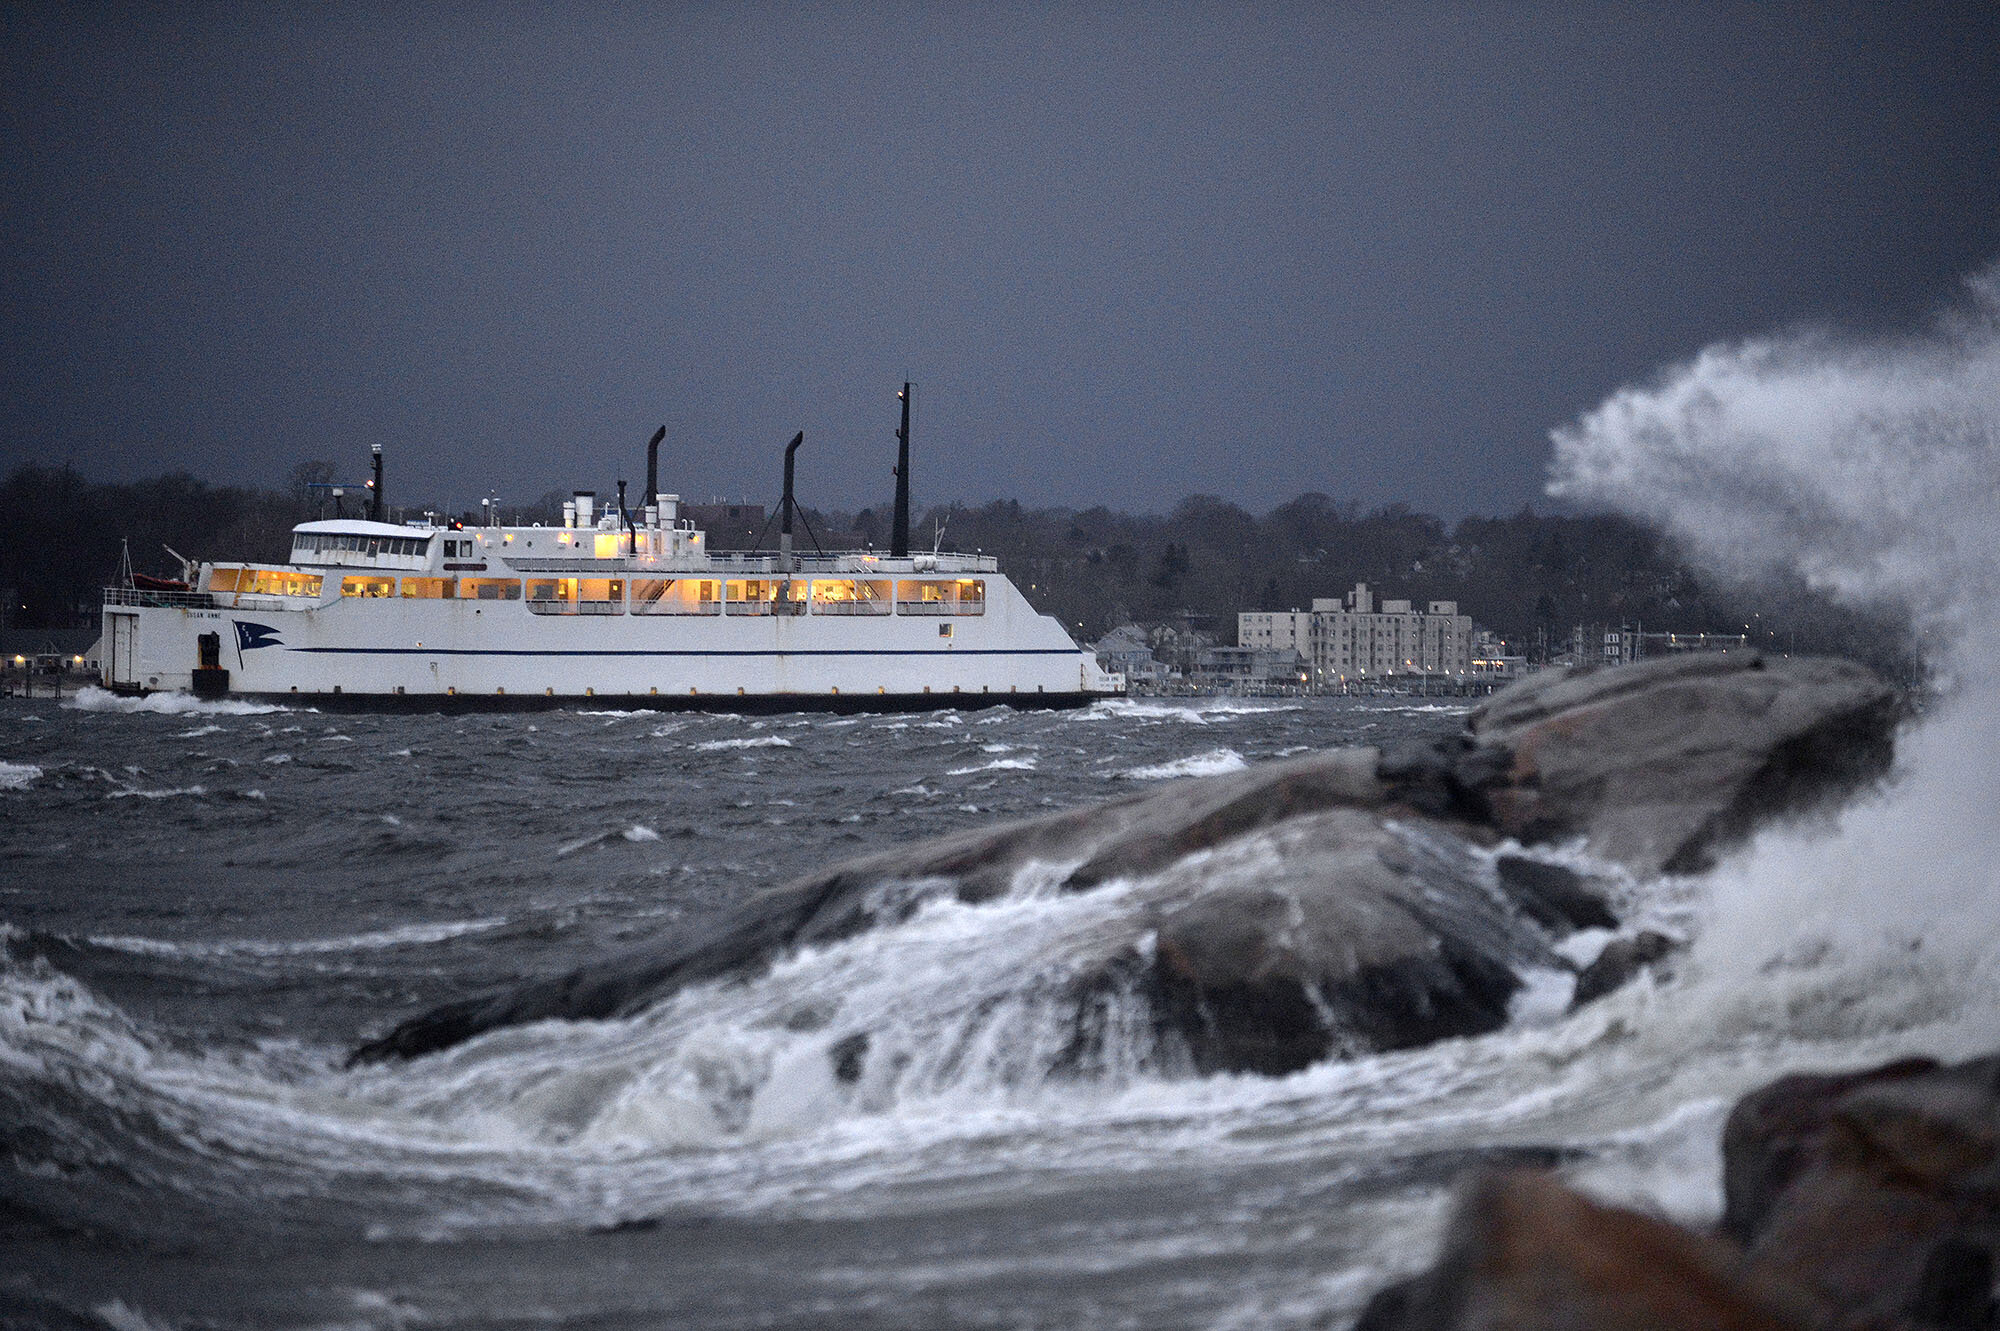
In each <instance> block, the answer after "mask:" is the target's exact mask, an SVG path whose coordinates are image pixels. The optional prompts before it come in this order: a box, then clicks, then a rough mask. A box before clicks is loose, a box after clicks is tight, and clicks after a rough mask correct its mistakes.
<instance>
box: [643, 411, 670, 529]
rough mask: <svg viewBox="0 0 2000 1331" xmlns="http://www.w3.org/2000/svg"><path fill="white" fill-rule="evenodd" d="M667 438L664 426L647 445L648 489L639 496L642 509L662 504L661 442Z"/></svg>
mask: <svg viewBox="0 0 2000 1331" xmlns="http://www.w3.org/2000/svg"><path fill="white" fill-rule="evenodd" d="M666 437H667V427H666V426H664V425H662V426H661V427H660V428H659V429H657V430H655V431H653V437H652V438H651V439H650V440H648V441H647V443H646V489H645V492H644V493H643V494H641V495H640V496H639V507H641V508H645V507H647V506H648V505H650V504H657V503H659V502H660V441H661V440H662V439H665V438H666Z"/></svg>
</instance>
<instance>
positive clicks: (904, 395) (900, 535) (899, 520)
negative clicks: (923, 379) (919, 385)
mask: <svg viewBox="0 0 2000 1331" xmlns="http://www.w3.org/2000/svg"><path fill="white" fill-rule="evenodd" d="M896 396H897V397H898V398H900V399H902V403H903V423H902V425H901V426H900V427H899V428H898V429H897V430H896V517H895V525H894V526H892V527H891V528H890V529H889V553H890V555H891V556H893V557H896V558H901V557H902V556H904V555H907V554H908V553H910V385H909V382H908V381H907V380H905V381H904V383H903V391H902V392H900V393H898V394H896Z"/></svg>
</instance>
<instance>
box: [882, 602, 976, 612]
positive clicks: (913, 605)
mask: <svg viewBox="0 0 2000 1331" xmlns="http://www.w3.org/2000/svg"><path fill="white" fill-rule="evenodd" d="M896 613H897V614H899V615H983V614H985V613H986V602H984V601H898V602H896Z"/></svg>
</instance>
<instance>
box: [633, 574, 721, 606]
mask: <svg viewBox="0 0 2000 1331" xmlns="http://www.w3.org/2000/svg"><path fill="white" fill-rule="evenodd" d="M721 610H722V584H721V583H720V582H718V581H716V580H715V579H713V578H636V579H634V580H633V582H632V613H633V614H635V615H713V614H718V613H720V612H721Z"/></svg>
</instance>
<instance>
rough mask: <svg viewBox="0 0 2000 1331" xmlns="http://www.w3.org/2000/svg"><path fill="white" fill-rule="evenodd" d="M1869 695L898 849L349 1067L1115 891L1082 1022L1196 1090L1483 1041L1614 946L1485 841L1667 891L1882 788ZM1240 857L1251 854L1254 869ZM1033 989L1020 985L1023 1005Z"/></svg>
mask: <svg viewBox="0 0 2000 1331" xmlns="http://www.w3.org/2000/svg"><path fill="white" fill-rule="evenodd" d="M1893 718H1894V711H1893V707H1892V705H1891V699H1890V694H1889V691H1888V689H1887V687H1886V686H1884V685H1882V684H1881V683H1880V682H1879V681H1877V680H1875V679H1874V677H1873V676H1871V675H1869V674H1867V672H1865V671H1863V670H1861V669H1860V668H1859V667H1854V666H1848V665H1845V664H1844V663H1841V662H1825V661H1819V662H1815V661H1787V662H1772V663H1764V662H1762V661H1761V660H1759V659H1758V658H1756V657H1755V656H1754V655H1742V656H1738V657H1735V658H1731V659H1724V658H1714V659H1708V658H1700V659H1694V660H1676V661H1665V662H1659V663H1647V664H1644V665H1639V666H1631V667H1625V668H1623V669H1619V670H1605V671H1599V672H1593V673H1588V674H1583V675H1576V676H1570V675H1554V674H1552V675H1550V676H1548V677H1546V678H1544V677H1536V678H1535V679H1532V680H1530V681H1528V682H1527V683H1524V684H1521V685H1517V686H1515V688H1513V689H1510V690H1509V691H1507V692H1506V693H1503V694H1501V695H1499V696H1498V697H1496V698H1494V699H1493V700H1492V701H1491V702H1490V703H1489V704H1488V705H1487V706H1486V707H1484V708H1482V709H1481V710H1480V711H1479V712H1478V713H1476V714H1475V716H1474V722H1473V725H1472V728H1471V730H1470V731H1469V733H1468V734H1467V735H1466V736H1464V737H1462V738H1460V739H1457V740H1453V741H1449V742H1446V743H1443V744H1434V745H1415V746H1409V747H1406V748H1403V749H1399V750H1395V751H1392V752H1382V751H1378V750H1376V749H1373V748H1348V749H1336V750H1330V751H1326V752H1322V753H1314V754H1307V755H1304V756H1301V757H1298V758H1293V759H1289V760H1286V761H1282V762H1272V763H1264V764H1260V765H1258V766H1256V767H1253V768H1250V769H1247V770H1245V771H1240V772H1233V773H1228V774H1225V775H1221V776H1215V777H1209V778H1204V779H1196V780H1186V781H1178V782H1172V783H1167V784H1164V785H1162V786H1160V787H1157V788H1155V789H1152V790H1149V791H1146V792H1142V793H1139V794H1135V795H1131V796H1127V797H1125V798H1123V799H1118V800H1112V801H1109V802H1107V803H1104V804H1100V805H1096V806H1092V807H1088V808H1082V809H1073V810H1069V811H1067V812H1063V813H1057V814H1051V815H1047V816H1043V817H1039V818H1031V819H1026V820H1022V821H1017V822H1009V823H1002V824H998V825H995V826H993V827H987V828H978V829H973V830H971V831H967V832H961V833H958V834H956V835H953V836H949V837H944V838H940V839H937V840H934V841H927V842H922V843H919V844H916V845H910V846H896V847H892V848H890V849H888V850H884V851H880V852H877V853H874V854H871V855H867V856H863V857H860V858H857V859H854V860H850V861H847V862H845V863H842V864H838V865H835V866H832V867H831V868H828V869H826V870H824V871H821V872H818V873H814V874H811V875H808V876H807V877H805V878H802V879H799V880H798V881H795V882H793V883H790V884H786V885H784V886H781V887H777V888H772V889H768V890H765V891H762V892H759V893H756V894H754V895H752V896H750V897H748V898H747V899H746V900H745V901H744V902H743V903H742V905H741V906H739V907H738V908H737V909H736V910H735V911H734V912H732V913H731V914H730V915H728V916H727V917H726V918H724V919H723V920H721V921H720V922H718V923H714V924H711V925H709V926H706V927H704V928H701V929H699V930H697V931H695V932H693V933H684V934H677V935H674V936H671V937H668V938H665V939H661V940H659V941H656V942H651V943H647V944H643V945H640V946H637V947H634V948H631V949H628V950H626V951H623V952H620V953H616V954H613V955H611V956H608V957H605V958H603V959H601V960H598V961H595V962H592V963H590V964H588V965H585V966H581V967H578V968H576V969H575V970H572V971H569V972H567V973H565V974H561V975H556V976H551V977H548V978H545V979H542V980H537V981H533V982H531V983H528V984H525V985H520V986H514V987H509V988H506V989H501V990H496V991H493V992H490V993H485V994H476V995H472V996H470V997H467V998H464V999H460V1000H457V1001H454V1002H451V1003H447V1004H444V1005H442V1006H440V1007H437V1008H435V1009H433V1010H431V1011H429V1012H426V1013H422V1014H420V1015H418V1016H415V1017H413V1018H411V1019H409V1020H408V1021H405V1022H403V1023H402V1024H401V1025H399V1026H397V1027H396V1028H395V1029H394V1030H392V1031H390V1032H389V1033H388V1034H386V1035H384V1036H382V1037H381V1038H379V1039H376V1040H371V1041H369V1042H367V1043H365V1044H363V1045H362V1046H361V1047H360V1048H359V1049H357V1050H356V1051H355V1055H354V1056H355V1058H357V1059H363V1060H366V1059H376V1058H384V1057H391V1056H402V1057H413V1056H417V1055H421V1054H425V1053H429V1052H432V1051H434V1050H438V1049H443V1048H445V1047H448V1046H450V1045H452V1044H456V1043H458V1042H460V1041H462V1040H465V1039H468V1038H470V1037H472V1036H474V1035H477V1034H479V1033H481V1032H482V1031H486V1030H491V1029H493V1028H495V1027H498V1026H505V1025H511V1024H515V1023H521V1022H529V1021H538V1020H545V1019H549V1018H566V1019H571V1020H577V1019H591V1018H605V1017H616V1016H622V1015H627V1014H630V1013H632V1012H635V1011H637V1010H639V1009H641V1008H643V1007H645V1006H647V1005H649V1004H652V1003H655V1002H658V1001H660V1000H661V999H663V998H665V997H667V996H668V995H670V994H672V993H674V992H675V991H676V990H678V989H680V988H681V987H683V986H685V985H688V984H690V983H696V982H702V981H710V980H716V979H725V978H730V977H735V976H742V975H747V974H751V973H754V972H756V971H757V970H759V969H760V968H762V967H764V966H767V965H768V964H769V963H770V962H771V961H772V960H774V959H775V958H777V957H779V956H781V955H783V954H785V953H786V952H788V951H791V950H794V949H796V948H799V947H802V946H807V945H824V944H828V943H833V942H836V941H838V940H840V939H842V938H845V937H848V936H850V935H853V934H855V933H857V932H860V931H862V930H865V929H871V928H878V927H881V926H883V925H886V924H893V923H895V922H897V921H899V920H902V919H904V918H906V917H907V916H908V915H909V914H911V913H912V912H913V911H915V910H916V909H917V908H918V907H920V906H921V905H922V904H923V902H925V901H926V900H929V899H931V898H933V897H935V896H937V895H939V894H945V893H948V894H951V895H953V896H955V897H957V898H958V899H960V900H962V901H966V902H980V901H986V900H990V899H993V898H996V897H999V896H1002V895H1004V894H1006V893H1009V892H1011V891H1014V890H1016V889H1017V888H1018V887H1019V885H1020V883H1021V881H1022V879H1021V875H1022V873H1023V871H1024V870H1027V869H1028V868H1029V866H1031V865H1036V864H1039V865H1042V866H1047V872H1050V873H1053V874H1054V875H1055V876H1056V882H1057V884H1058V885H1059V886H1060V887H1061V888H1062V890H1065V891H1070V892H1085V891H1093V890H1097V889H1100V888H1103V887H1105V886H1106V885H1108V884H1112V883H1122V884H1125V885H1127V886H1126V888H1125V891H1126V897H1125V898H1122V899H1121V904H1120V907H1119V909H1120V911H1121V914H1120V916H1119V920H1120V923H1121V926H1122V928H1123V930H1124V932H1123V934H1122V935H1119V934H1117V933H1115V932H1114V933H1111V934H1108V935H1107V936H1106V938H1105V939H1104V940H1103V941H1102V947H1101V956H1100V957H1099V959H1098V970H1097V971H1096V972H1094V973H1087V974H1086V975H1085V976H1084V978H1083V979H1082V980H1080V981H1079V982H1077V983H1076V984H1075V985H1074V986H1073V987H1074V990H1075V992H1076V993H1077V994H1078V1001H1079V1003H1080V1004H1088V1003H1090V1002H1091V1001H1093V997H1092V996H1093V995H1094V994H1097V993H1099V992H1100V991H1101V989H1102V988H1103V985H1104V984H1109V983H1113V982H1115V983H1117V984H1119V985H1121V986H1125V987H1132V986H1133V983H1134V977H1136V988H1137V989H1138V991H1139V992H1142V993H1144V994H1146V995H1147V996H1148V997H1149V998H1150V999H1151V1000H1152V1001H1153V1003H1154V1008H1155V1015H1156V1017H1157V1019H1158V1021H1159V1023H1160V1024H1161V1026H1162V1027H1163V1028H1164V1030H1165V1031H1166V1032H1167V1033H1168V1034H1169V1035H1171V1036H1172V1037H1174V1038H1175V1039H1178V1040H1181V1041H1183V1042H1184V1043H1185V1044H1186V1046H1187V1048H1188V1050H1189V1052H1190V1053H1191V1055H1192V1058H1193V1061H1194V1063H1195V1065H1196V1066H1197V1067H1200V1068H1204V1069H1230V1070H1254V1071H1268V1072H1279V1071H1287V1070H1290V1069H1292V1068H1296V1067H1299V1066H1303V1065H1304V1063H1307V1062H1310V1061H1312V1060H1314V1059H1317V1058H1321V1057H1325V1056H1327V1055H1328V1054H1331V1053H1339V1052H1343V1051H1349V1052H1359V1051H1363V1050H1376V1049H1386V1048H1397V1047H1402V1046H1405V1045H1409V1044H1416V1043H1422V1042H1425V1041H1428V1040H1433V1039H1438V1038H1442V1037H1446V1036H1451V1035H1467V1034H1476V1033H1479V1032H1483V1031H1487V1030H1491V1029H1493V1028H1494V1027H1495V1026H1497V1025H1499V1024H1500V1023H1501V1022H1502V1021H1504V1020H1505V1016H1506V1007H1507V1000H1508V998H1509V996H1510V995H1511V994H1512V993H1513V991H1514V989H1515V988H1516V987H1517V986H1518V983H1519V981H1518V979H1517V978H1516V976H1517V974H1518V972H1519V970H1520V969H1521V968H1522V967H1524V966H1527V965H1542V966H1553V965H1561V964H1563V963H1562V962H1561V961H1560V960H1559V959H1558V958H1556V957H1555V956H1554V955H1553V954H1552V953H1551V952H1550V951H1549V948H1548V944H1549V941H1550V939H1551V938H1552V937H1554V936H1557V935H1560V934H1562V933H1565V932H1567V931H1569V930H1570V929H1572V928H1578V927H1609V926H1611V925H1613V924H1615V920H1614V919H1613V917H1612V915H1611V913H1610V909H1609V906H1608V904H1607V903H1606V902H1605V900H1604V898H1603V895H1602V893H1600V892H1598V891H1597V890H1596V889H1595V888H1594V887H1593V886H1592V885H1591V884H1589V883H1588V882H1586V881H1584V880H1583V879H1581V878H1580V877H1578V876H1577V875H1576V874H1574V873H1573V872H1570V871H1567V870H1564V869H1561V868H1558V867H1556V866H1554V865H1551V864H1545V863H1542V862H1539V861H1536V860H1533V859H1531V858H1524V857H1522V856H1518V855H1513V856H1502V857H1501V858H1500V859H1499V861H1498V871H1497V874H1496V870H1495V868H1494V866H1493V865H1492V864H1488V863H1486V862H1485V861H1484V860H1483V859H1480V858H1479V857H1476V856H1475V855H1474V854H1473V851H1474V849H1475V848H1490V847H1493V846H1496V845H1498V843H1499V842H1500V841H1501V839H1502V838H1503V837H1508V836H1511V837H1515V838H1518V839H1520V840H1521V841H1523V842H1535V841H1556V840H1563V839H1567V838H1571V837H1582V838H1586V839H1588V840H1589V841H1590V843H1591V844H1592V845H1593V846H1594V847H1595V848H1597V849H1598V850H1599V851H1600V852H1601V853H1603V854H1605V855H1607V856H1611V857H1615V858H1619V859H1622V860H1623V861H1624V862H1626V863H1627V864H1628V865H1630V866H1632V867H1634V868H1636V869H1639V870H1641V871H1651V870H1654V869H1658V868H1660V867H1661V866H1662V865H1668V866H1682V865H1685V864H1688V863H1691V862H1692V861H1693V860H1695V859H1697V858H1699V856H1700V855H1702V854H1705V853H1708V852H1709V851H1710V850H1711V849H1712V848H1713V847H1715V846H1716V845H1718V844H1721V843H1722V842H1723V841H1725V840H1726V839H1727V837H1729V836H1731V835H1736V834H1739V833H1740V831H1741V830H1742V829H1743V828H1746V827H1748V826H1749V825H1750V823H1751V821H1752V820H1753V819H1754V818H1755V817H1756V816H1758V815H1760V814H1762V813H1766V812H1770V811H1773V810H1778V809H1789V808H1794V807H1797V806H1799V805H1800V804H1801V803H1802V802H1804V801H1805V800H1806V799H1807V798H1808V797H1818V796H1824V795H1825V794H1826V793H1827V792H1829V791H1830V790H1833V789H1837V788H1844V787H1845V786H1847V785H1851V784H1852V783H1853V782H1854V781H1857V780H1860V779H1862V778H1863V777H1865V776H1866V775H1867V774H1870V773H1872V772H1874V771H1877V770H1879V769H1880V767H1881V765H1882V764H1883V763H1884V762H1886V759H1887V752H1888V745H1889V742H1890V734H1891V730H1892V728H1893V723H1894V720H1893ZM1253 847H1254V848H1255V852H1256V853H1254V854H1253V853H1250V848H1253ZM1024 978H1026V977H1024Z"/></svg>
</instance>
